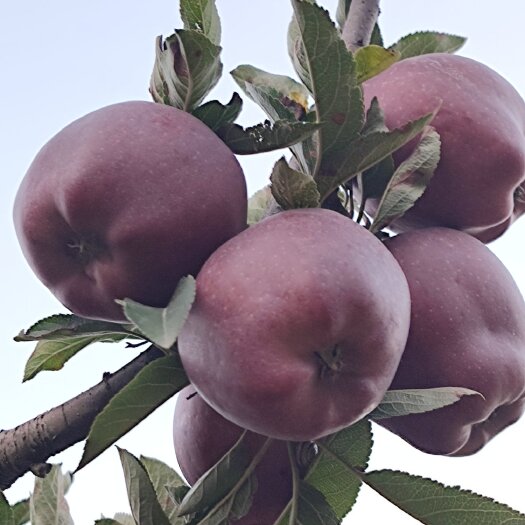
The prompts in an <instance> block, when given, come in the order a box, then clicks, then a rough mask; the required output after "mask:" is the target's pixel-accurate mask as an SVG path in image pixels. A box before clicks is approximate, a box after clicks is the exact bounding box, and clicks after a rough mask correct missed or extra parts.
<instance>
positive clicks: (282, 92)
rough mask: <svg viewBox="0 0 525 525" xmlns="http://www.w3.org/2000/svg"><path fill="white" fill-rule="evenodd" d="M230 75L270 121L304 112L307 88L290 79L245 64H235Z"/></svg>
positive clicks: (301, 115)
mask: <svg viewBox="0 0 525 525" xmlns="http://www.w3.org/2000/svg"><path fill="white" fill-rule="evenodd" d="M231 75H232V77H233V79H234V80H235V82H237V84H238V85H239V86H240V88H241V89H242V90H243V91H244V93H246V95H248V97H250V98H251V99H252V100H253V101H254V102H255V103H256V104H258V105H259V106H260V107H261V108H262V109H263V110H264V111H265V112H266V114H267V115H268V117H269V118H270V120H271V121H272V122H275V121H277V120H281V119H288V120H301V119H302V118H303V117H304V115H305V114H306V111H307V108H308V97H309V94H308V90H307V89H306V88H305V87H304V86H303V85H302V84H299V82H296V81H295V80H293V79H292V78H290V77H287V76H285V75H275V74H272V73H268V72H266V71H263V70H262V69H257V68H256V67H253V66H249V65H241V66H238V67H237V68H235V69H234V70H233V71H232V72H231Z"/></svg>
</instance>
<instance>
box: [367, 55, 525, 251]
mask: <svg viewBox="0 0 525 525" xmlns="http://www.w3.org/2000/svg"><path fill="white" fill-rule="evenodd" d="M363 87H364V95H365V104H366V105H369V104H370V101H371V100H372V98H373V97H377V98H378V100H379V104H380V106H381V108H382V109H383V110H384V112H385V116H386V124H387V126H388V127H389V128H391V129H392V128H396V127H400V126H402V125H403V124H405V123H406V122H408V121H410V120H413V119H415V118H417V117H420V116H422V115H424V114H425V113H429V112H431V111H434V110H435V109H436V108H437V107H438V106H439V111H438V113H437V115H436V117H435V118H434V120H433V121H432V126H434V127H435V128H436V130H437V131H438V133H439V134H440V136H441V143H442V148H441V160H440V162H439V165H438V168H437V170H436V172H435V174H434V177H433V178H432V179H431V181H430V184H429V186H428V188H427V190H426V192H425V193H424V194H423V196H422V197H421V198H420V199H419V200H418V201H417V202H416V204H415V206H414V207H413V208H412V209H410V210H409V211H408V212H407V213H405V215H404V216H403V217H402V218H400V219H398V220H396V221H395V222H394V223H393V224H392V225H391V228H392V229H393V230H394V231H396V232H402V231H407V230H411V229H414V228H423V227H429V226H446V227H450V228H455V229H458V230H462V231H465V232H467V233H470V234H472V235H474V236H475V237H477V238H479V239H480V240H482V241H483V242H489V241H491V240H493V239H495V238H496V237H499V236H500V235H501V234H503V233H504V232H505V230H506V229H507V228H508V227H509V225H510V224H511V223H512V222H513V221H514V220H515V219H516V218H517V217H519V216H520V215H521V214H523V213H524V212H525V198H524V194H525V184H524V181H525V102H524V101H523V99H522V97H521V96H520V95H519V94H518V92H517V91H516V90H515V89H514V88H513V87H512V86H511V85H510V84H509V82H507V81H506V80H505V79H504V78H503V77H501V76H500V75H499V74H498V73H496V72H495V71H493V70H491V69H490V68H488V67H487V66H485V65H483V64H480V63H479V62H476V61H474V60H471V59H469V58H464V57H461V56H457V55H451V54H446V53H443V54H441V53H438V54H428V55H421V56H418V57H413V58H408V59H406V60H402V61H400V62H398V63H396V64H394V65H393V66H391V67H390V68H388V69H387V70H386V71H384V72H382V73H381V74H379V75H377V76H376V77H373V78H372V79H370V80H368V81H367V82H365V83H364V84H363ZM411 150H412V144H409V145H408V146H405V147H403V148H402V149H401V150H400V151H398V152H396V154H395V155H394V157H395V162H396V164H397V165H398V164H400V163H401V162H402V161H403V160H405V159H406V157H407V156H408V155H409V154H410V152H411ZM376 207H377V201H375V202H374V201H371V202H370V203H369V205H368V207H367V210H368V211H369V212H370V213H372V214H373V213H374V211H375V209H376Z"/></svg>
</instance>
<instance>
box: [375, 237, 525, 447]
mask: <svg viewBox="0 0 525 525" xmlns="http://www.w3.org/2000/svg"><path fill="white" fill-rule="evenodd" d="M386 246H387V247H388V249H389V250H390V251H391V252H392V254H393V255H394V257H395V258H396V259H397V261H398V262H399V264H400V265H401V268H402V269H403V271H404V272H405V275H406V277H407V280H408V284H409V286H410V295H411V297H412V316H411V321H410V331H409V335H408V341H407V345H406V349H405V352H404V354H403V357H402V358H401V363H400V365H399V368H398V370H397V372H396V375H395V377H394V380H393V382H392V385H391V388H394V389H405V388H434V387H447V386H453V387H466V388H470V389H472V390H475V391H477V392H479V393H480V394H482V396H467V397H463V398H462V399H461V400H460V401H459V402H457V403H456V404H454V405H450V406H448V407H445V408H441V409H438V410H434V411H432V412H428V413H425V414H418V415H409V416H402V417H394V418H389V419H384V420H380V421H379V422H380V423H381V424H382V425H383V426H385V427H386V428H388V429H389V430H391V431H393V432H395V433H396V434H398V435H400V436H401V437H402V438H404V439H405V440H406V441H408V442H409V443H411V444H412V445H414V446H415V447H417V448H419V449H421V450H423V451H425V452H429V453H432V454H449V455H467V454H472V453H474V452H476V451H477V450H479V449H480V448H481V447H483V446H484V445H485V443H486V442H487V441H488V440H490V439H491V438H492V437H494V436H495V435H496V434H497V433H499V432H500V431H501V430H503V429H504V428H505V427H507V426H508V425H510V424H511V423H514V422H515V421H516V420H517V419H518V418H519V417H520V416H521V414H522V413H523V410H524V408H525V303H524V301H523V298H522V296H521V293H520V291H519V290H518V288H517V286H516V284H515V283H514V281H513V279H512V276H511V275H510V273H509V272H508V271H507V269H506V268H505V267H504V266H503V264H502V263H501V262H500V261H499V259H498V258H497V257H496V256H495V255H494V254H493V253H492V252H491V251H490V250H489V249H488V248H487V247H486V246H485V245H484V244H482V243H481V242H480V241H478V240H477V239H475V238H474V237H471V236H470V235H467V234H465V233H462V232H459V231H456V230H451V229H447V228H429V229H423V230H414V231H411V232H407V233H402V234H400V235H398V236H396V237H393V238H391V239H389V240H388V241H386Z"/></svg>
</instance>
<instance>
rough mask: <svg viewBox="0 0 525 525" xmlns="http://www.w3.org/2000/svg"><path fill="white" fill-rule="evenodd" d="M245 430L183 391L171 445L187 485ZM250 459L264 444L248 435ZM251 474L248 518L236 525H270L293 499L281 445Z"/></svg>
mask: <svg viewBox="0 0 525 525" xmlns="http://www.w3.org/2000/svg"><path fill="white" fill-rule="evenodd" d="M243 430H244V429H242V428H241V427H238V426H237V425H234V424H233V423H230V422H229V421H228V420H226V419H224V418H223V417H222V416H220V415H219V414H218V413H217V412H215V410H213V409H212V408H211V407H210V406H209V405H208V404H206V403H205V402H204V401H203V400H202V398H201V397H200V396H199V395H198V394H197V393H196V391H195V388H194V387H193V386H191V385H190V386H187V387H186V388H185V389H184V390H182V391H181V392H180V393H179V395H178V398H177V403H176V405H175V415H174V418H173V444H174V445H175V454H176V456H177V462H178V464H179V466H180V469H181V471H182V473H183V475H184V477H185V478H186V480H187V481H188V483H189V484H190V485H193V484H194V483H195V482H196V481H197V480H198V479H199V478H200V477H201V476H202V475H203V474H204V473H205V472H206V471H207V470H209V469H210V468H211V467H213V465H215V463H217V462H218V461H219V459H221V457H222V456H223V455H224V454H226V452H228V450H229V449H230V448H231V447H232V446H233V445H234V444H235V442H236V441H237V440H238V439H239V438H240V436H241V434H242V432H243ZM248 439H249V441H248V449H249V453H250V454H251V457H253V456H255V454H256V453H257V452H258V451H259V449H260V448H261V446H262V445H263V443H264V441H265V439H266V438H265V437H264V436H261V435H260V434H255V433H253V432H249V437H248ZM254 474H255V476H256V478H257V491H256V492H255V494H254V497H253V500H252V505H251V507H250V510H249V512H248V514H247V515H245V516H244V517H242V518H241V519H240V520H237V521H235V524H236V525H272V524H273V523H274V522H275V520H276V519H277V517H278V516H279V514H280V513H281V512H282V510H283V509H284V507H285V506H286V504H287V503H288V502H289V501H290V499H291V497H292V470H291V467H290V459H289V457H288V447H287V444H286V442H284V441H275V442H274V443H272V444H271V445H270V446H269V448H268V450H267V451H266V454H265V455H264V456H263V458H262V460H261V462H260V463H259V465H258V466H257V467H256V468H255V471H254Z"/></svg>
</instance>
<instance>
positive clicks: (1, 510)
mask: <svg viewBox="0 0 525 525" xmlns="http://www.w3.org/2000/svg"><path fill="white" fill-rule="evenodd" d="M0 525H15V518H14V515H13V509H12V508H11V506H10V505H9V502H8V501H7V499H6V497H5V496H4V493H3V492H1V491H0Z"/></svg>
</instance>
